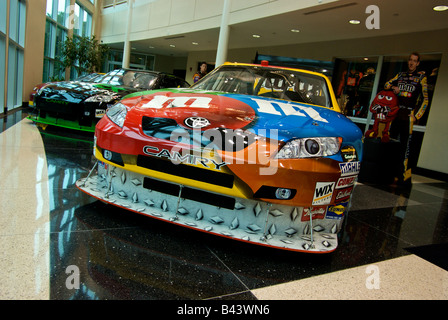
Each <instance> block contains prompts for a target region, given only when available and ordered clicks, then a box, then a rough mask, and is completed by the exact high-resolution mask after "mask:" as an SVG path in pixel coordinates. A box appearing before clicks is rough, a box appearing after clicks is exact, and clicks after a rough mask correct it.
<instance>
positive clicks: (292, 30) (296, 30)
mask: <svg viewBox="0 0 448 320" xmlns="http://www.w3.org/2000/svg"><path fill="white" fill-rule="evenodd" d="M291 32H300V30H299V29H291Z"/></svg>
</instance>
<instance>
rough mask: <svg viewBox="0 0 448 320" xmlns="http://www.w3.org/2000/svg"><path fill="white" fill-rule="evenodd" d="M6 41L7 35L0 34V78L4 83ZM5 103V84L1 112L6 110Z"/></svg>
mask: <svg viewBox="0 0 448 320" xmlns="http://www.w3.org/2000/svg"><path fill="white" fill-rule="evenodd" d="M5 51H6V41H5V37H4V36H3V35H2V34H0V79H1V81H0V82H1V83H3V80H4V79H5V71H6V66H5V63H4V61H5V58H6V56H5V54H6V52H5ZM4 104H5V86H2V87H0V112H3V110H4V107H5V106H4Z"/></svg>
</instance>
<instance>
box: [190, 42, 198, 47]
mask: <svg viewBox="0 0 448 320" xmlns="http://www.w3.org/2000/svg"><path fill="white" fill-rule="evenodd" d="M191 44H192V45H195V46H197V45H198V44H199V43H197V42H192V43H191Z"/></svg>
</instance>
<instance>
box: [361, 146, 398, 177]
mask: <svg viewBox="0 0 448 320" xmlns="http://www.w3.org/2000/svg"><path fill="white" fill-rule="evenodd" d="M400 159H401V158H400V143H399V142H398V141H397V140H393V139H391V140H390V141H389V142H381V138H372V139H365V140H364V151H363V159H362V162H361V171H360V173H359V176H358V181H359V182H362V183H373V184H381V185H390V184H392V183H393V182H394V178H395V176H396V172H397V170H398V168H399V166H400V161H401V160H400Z"/></svg>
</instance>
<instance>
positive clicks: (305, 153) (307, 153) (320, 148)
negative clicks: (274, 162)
mask: <svg viewBox="0 0 448 320" xmlns="http://www.w3.org/2000/svg"><path fill="white" fill-rule="evenodd" d="M341 143H342V138H340V137H319V138H303V139H296V140H292V141H289V142H287V143H286V144H285V145H284V146H283V147H282V148H281V149H280V150H279V152H278V153H277V155H276V158H277V159H300V158H311V157H326V156H332V155H334V154H336V153H338V152H339V149H340V148H341Z"/></svg>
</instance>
